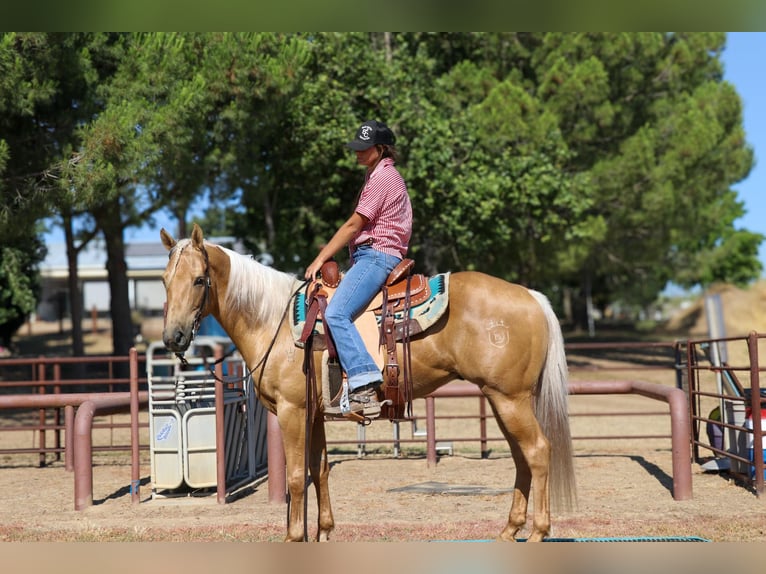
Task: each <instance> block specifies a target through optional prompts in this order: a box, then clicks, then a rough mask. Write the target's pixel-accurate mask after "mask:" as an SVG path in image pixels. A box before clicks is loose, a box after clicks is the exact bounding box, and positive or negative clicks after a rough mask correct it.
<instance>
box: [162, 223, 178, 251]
mask: <svg viewBox="0 0 766 574" xmlns="http://www.w3.org/2000/svg"><path fill="white" fill-rule="evenodd" d="M160 239H161V240H162V244H163V245H164V246H165V249H167V250H168V251H170V250H171V249H173V247H175V245H176V240H175V239H173V236H172V235H170V233H168V232H167V231H165V228H164V227H163V228H162V229H160Z"/></svg>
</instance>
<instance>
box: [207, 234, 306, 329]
mask: <svg viewBox="0 0 766 574" xmlns="http://www.w3.org/2000/svg"><path fill="white" fill-rule="evenodd" d="M208 245H212V244H208ZM217 247H218V248H219V249H220V250H221V251H223V252H224V253H225V254H226V255H228V256H229V262H230V264H231V269H230V271H229V288H228V290H227V291H226V299H225V304H226V306H227V308H228V311H229V312H238V313H243V314H247V315H250V316H252V318H253V320H254V321H255V322H257V323H259V324H266V325H269V324H271V325H276V324H277V323H279V321H280V319H281V318H282V315H283V314H284V312H285V307H286V306H287V304H288V302H289V301H288V300H289V298H290V296H291V295H292V294H293V291H295V289H296V288H297V286H298V284H299V282H298V280H297V279H296V278H295V276H294V275H292V274H290V273H285V272H283V271H278V270H277V269H274V268H272V267H268V266H266V265H263V264H261V263H258V261H256V260H255V259H253V258H252V257H250V256H247V255H242V254H240V253H237V252H236V251H232V250H231V249H227V248H226V247H222V246H220V245H217Z"/></svg>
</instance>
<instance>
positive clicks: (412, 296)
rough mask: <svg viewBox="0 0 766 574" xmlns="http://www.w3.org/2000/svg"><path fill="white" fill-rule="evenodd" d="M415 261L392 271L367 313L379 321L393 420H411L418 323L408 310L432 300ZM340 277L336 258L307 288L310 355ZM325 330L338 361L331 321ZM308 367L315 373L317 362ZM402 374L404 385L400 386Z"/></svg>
mask: <svg viewBox="0 0 766 574" xmlns="http://www.w3.org/2000/svg"><path fill="white" fill-rule="evenodd" d="M414 265H415V262H414V261H413V260H412V259H403V260H402V261H401V262H400V263H399V264H398V265H397V266H396V267H395V268H394V270H393V271H392V272H391V273H390V274H389V276H388V278H387V279H386V281H385V283H384V285H383V287H382V288H381V291H380V293H379V294H378V295H377V296H376V297H375V298H374V299H373V301H372V302H371V303H370V305H369V306H368V311H369V310H372V311H373V313H374V314H375V316H376V319H377V321H376V322H377V323H378V325H379V326H378V330H379V331H378V344H379V346H380V348H381V349H385V360H384V365H383V382H384V384H383V387H382V393H383V397H382V402H381V417H387V418H388V419H390V420H400V419H405V418H412V399H413V391H412V378H411V371H412V366H411V357H410V336H411V335H413V334H415V333H416V332H417V323H413V322H412V321H410V320H409V311H410V309H411V308H412V307H414V306H417V305H419V304H420V303H423V302H424V301H427V300H428V299H429V297H430V296H431V288H430V285H429V281H428V280H427V279H426V278H425V276H423V275H421V274H413V273H412V269H413V267H414ZM340 281H341V274H340V271H339V268H338V264H337V262H335V261H332V260H331V261H328V262H327V263H325V264H324V265H323V266H322V269H321V271H320V279H319V280H316V281H314V282H312V283H311V284H310V285H309V286H308V290H307V295H306V305H307V311H306V320H305V324H304V326H303V331H302V333H301V336H300V337H299V339H298V341H297V344H298V345H299V346H303V348H304V352H305V353H307V354H311V351H312V349H311V348H310V347H312V346H313V347H314V349H313V350H315V349H316V348H317V347H316V346H315V345H311V341H312V338H313V336H314V335H315V330H314V328H315V324H316V322H317V320H318V319H319V318H321V317H322V316H323V314H324V311H325V309H326V307H327V302H328V300H329V298H330V296H331V292H334V290H335V289H336V288H337V287H338V285H339V284H340ZM397 318H398V320H397ZM413 325H414V329H413ZM324 331H325V332H324V346H325V347H326V349H327V351H328V356H329V360H330V361H335V364H337V352H336V351H335V347H334V345H333V342H332V334H331V333H330V332H329V330H328V327H327V325H326V324H325V325H324ZM397 341H399V342H400V343H401V346H402V361H401V364H400V362H399V357H398V353H397ZM308 360H310V359H308ZM309 368H310V369H311V370H312V371H313V363H312V366H310V367H309V366H307V367H306V369H307V376H308V369H309ZM400 377H401V379H402V381H401V383H402V384H400ZM336 390H339V389H331V390H330V391H331V393H332V394H333V395H334V394H335V391H336ZM379 398H381V397H379Z"/></svg>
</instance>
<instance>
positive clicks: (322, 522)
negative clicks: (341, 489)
mask: <svg viewBox="0 0 766 574" xmlns="http://www.w3.org/2000/svg"><path fill="white" fill-rule="evenodd" d="M323 418H324V417H323V415H322V413H321V412H320V413H317V415H316V417H315V418H314V426H313V429H312V431H311V459H310V464H311V476H312V480H313V482H314V488H315V489H316V496H317V504H318V525H317V540H318V541H319V542H325V541H327V540H328V539H329V537H330V533H331V532H332V531H333V529H334V528H335V519H334V518H333V515H332V505H331V504H330V488H329V475H330V463H329V461H328V460H327V440H326V437H325V429H324V420H323Z"/></svg>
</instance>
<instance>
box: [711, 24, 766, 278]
mask: <svg viewBox="0 0 766 574" xmlns="http://www.w3.org/2000/svg"><path fill="white" fill-rule="evenodd" d="M761 58H766V32H730V33H729V34H727V38H726V49H725V50H724V52H723V56H722V61H723V64H724V79H725V80H726V81H727V82H729V83H730V84H732V85H733V86H734V87H735V88H736V90H737V92H738V93H739V96H740V98H741V99H742V102H743V106H744V107H743V110H744V125H745V137H746V139H747V142H748V144H749V145H750V146H751V147H752V148H753V151H754V153H755V165H754V166H753V169H752V170H751V171H750V175H748V177H747V178H746V179H745V180H743V181H741V182H740V183H737V184H736V185H734V186H732V187H733V188H734V189H735V190H736V191H737V195H738V196H739V199H740V200H741V201H743V202H744V204H745V209H746V210H747V213H746V214H745V216H744V217H742V218H740V219H738V220H737V221H736V222H735V224H734V225H735V227H737V228H743V229H747V230H749V231H753V232H756V233H762V234H763V235H765V236H766V192H765V191H764V187H766V75H764V73H763V68H762V66H763V61H762V60H761ZM759 62H761V63H760V64H759ZM759 259H760V260H761V262H762V263H763V267H764V269H766V242H764V243H762V244H761V249H760V252H759Z"/></svg>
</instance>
